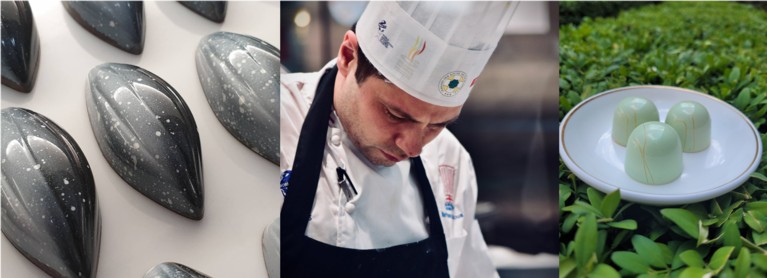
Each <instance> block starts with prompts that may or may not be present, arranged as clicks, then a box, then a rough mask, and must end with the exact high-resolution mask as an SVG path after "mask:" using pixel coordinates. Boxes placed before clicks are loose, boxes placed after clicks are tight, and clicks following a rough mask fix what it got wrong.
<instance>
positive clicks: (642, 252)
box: [631, 235, 666, 268]
mask: <svg viewBox="0 0 767 278" xmlns="http://www.w3.org/2000/svg"><path fill="white" fill-rule="evenodd" d="M631 244H632V245H633V246H634V250H636V252H637V254H639V256H641V257H642V259H644V261H645V262H647V263H649V264H650V265H651V266H654V267H657V268H664V267H666V263H665V262H664V261H663V254H662V253H661V250H660V248H659V247H658V245H657V244H655V242H654V241H652V240H650V239H649V238H646V237H644V236H642V235H634V237H632V238H631Z"/></svg>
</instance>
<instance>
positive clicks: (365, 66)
mask: <svg viewBox="0 0 767 278" xmlns="http://www.w3.org/2000/svg"><path fill="white" fill-rule="evenodd" d="M356 29H357V24H356V23H355V24H354V25H352V28H351V30H352V32H355V33H356V32H357V31H356ZM371 76H373V77H379V76H380V77H383V75H382V74H381V73H380V72H379V71H378V69H376V67H375V66H373V64H371V63H370V60H368V58H367V57H366V56H365V53H363V52H362V49H361V48H360V46H359V42H357V71H356V72H355V73H354V78H356V79H357V84H362V82H364V81H365V79H367V78H368V77H371Z"/></svg>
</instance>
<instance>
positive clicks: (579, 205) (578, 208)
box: [562, 200, 602, 217]
mask: <svg viewBox="0 0 767 278" xmlns="http://www.w3.org/2000/svg"><path fill="white" fill-rule="evenodd" d="M562 210H564V211H571V212H572V213H575V214H594V215H596V216H599V217H601V216H602V212H601V211H599V210H598V209H596V208H594V207H593V206H591V205H589V204H587V203H586V202H584V201H580V200H579V201H575V204H573V205H572V206H567V207H565V208H564V209H562Z"/></svg>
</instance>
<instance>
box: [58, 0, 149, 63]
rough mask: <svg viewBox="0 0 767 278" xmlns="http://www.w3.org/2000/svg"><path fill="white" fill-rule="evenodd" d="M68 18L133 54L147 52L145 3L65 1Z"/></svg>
mask: <svg viewBox="0 0 767 278" xmlns="http://www.w3.org/2000/svg"><path fill="white" fill-rule="evenodd" d="M61 3H63V4H64V8H66V10H67V12H69V15H71V16H72V18H74V19H75V21H77V23H79V24H80V26H83V28H85V29H86V30H88V32H91V34H94V35H96V37H98V38H99V39H101V40H103V41H105V42H107V43H109V44H111V45H113V46H115V47H117V48H119V49H122V50H125V51H126V52H128V53H132V54H141V52H142V51H144V32H145V30H146V28H145V27H144V26H145V25H144V21H145V20H144V2H142V1H62V2H61Z"/></svg>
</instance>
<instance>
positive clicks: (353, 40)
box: [336, 30, 358, 77]
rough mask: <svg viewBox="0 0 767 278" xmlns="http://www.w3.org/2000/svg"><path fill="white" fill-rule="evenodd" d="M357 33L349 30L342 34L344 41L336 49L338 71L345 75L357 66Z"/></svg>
mask: <svg viewBox="0 0 767 278" xmlns="http://www.w3.org/2000/svg"><path fill="white" fill-rule="evenodd" d="M357 49H358V46H357V34H355V33H354V32H352V31H351V30H349V31H346V34H344V41H343V42H341V47H340V48H339V50H338V59H337V60H336V65H338V73H339V74H341V75H342V76H344V77H346V76H347V75H348V74H349V73H350V72H352V70H353V69H356V66H357Z"/></svg>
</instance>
